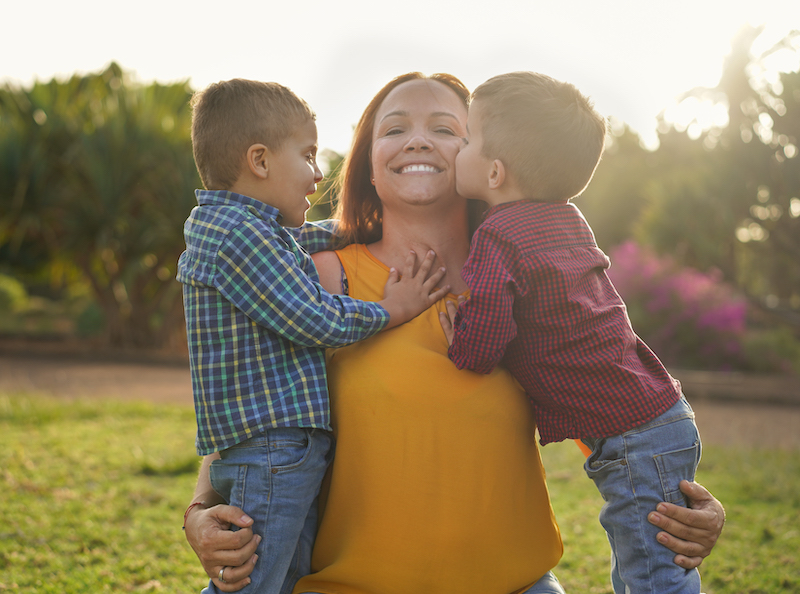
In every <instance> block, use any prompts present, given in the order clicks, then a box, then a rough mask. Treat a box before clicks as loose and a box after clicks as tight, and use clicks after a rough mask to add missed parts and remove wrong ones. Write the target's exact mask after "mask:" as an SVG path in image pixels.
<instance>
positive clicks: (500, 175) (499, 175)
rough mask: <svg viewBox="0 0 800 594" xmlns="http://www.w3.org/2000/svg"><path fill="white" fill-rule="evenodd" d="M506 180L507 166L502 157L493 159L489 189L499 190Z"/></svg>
mask: <svg viewBox="0 0 800 594" xmlns="http://www.w3.org/2000/svg"><path fill="white" fill-rule="evenodd" d="M505 182H506V166H505V165H503V162H502V161H501V160H500V159H495V160H494V161H492V166H491V168H490V169H489V189H490V190H499V189H500V188H501V187H503V184H504V183H505Z"/></svg>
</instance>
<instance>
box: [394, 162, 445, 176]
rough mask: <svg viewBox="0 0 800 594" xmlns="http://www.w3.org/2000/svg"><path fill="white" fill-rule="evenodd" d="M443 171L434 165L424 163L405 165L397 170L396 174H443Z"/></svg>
mask: <svg viewBox="0 0 800 594" xmlns="http://www.w3.org/2000/svg"><path fill="white" fill-rule="evenodd" d="M441 172H442V170H441V169H439V168H438V167H434V166H433V165H428V164H424V163H412V164H410V165H403V166H402V167H400V168H399V169H396V170H395V173H400V174H404V173H441Z"/></svg>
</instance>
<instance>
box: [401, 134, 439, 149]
mask: <svg viewBox="0 0 800 594" xmlns="http://www.w3.org/2000/svg"><path fill="white" fill-rule="evenodd" d="M431 148H433V145H432V144H431V141H430V140H429V139H428V138H427V137H426V136H425V135H424V134H422V133H416V134H413V135H412V136H411V138H409V139H408V142H407V143H406V146H405V150H407V151H425V150H430V149H431Z"/></svg>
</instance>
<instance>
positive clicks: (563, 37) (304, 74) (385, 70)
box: [0, 0, 800, 152]
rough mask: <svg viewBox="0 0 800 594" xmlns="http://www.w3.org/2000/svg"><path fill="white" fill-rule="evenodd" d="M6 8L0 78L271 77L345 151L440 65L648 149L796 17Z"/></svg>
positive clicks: (434, 1) (446, 9) (700, 11)
mask: <svg viewBox="0 0 800 594" xmlns="http://www.w3.org/2000/svg"><path fill="white" fill-rule="evenodd" d="M2 18H3V34H2V35H0V82H12V83H15V84H30V83H31V82H32V81H33V80H35V79H38V80H48V79H50V78H52V77H53V76H57V77H67V76H69V75H71V74H73V73H75V72H80V73H86V72H96V71H98V70H100V69H102V68H103V67H104V66H105V65H107V64H108V63H109V62H111V61H112V60H113V61H116V62H118V63H119V64H120V65H121V66H122V68H123V69H125V70H127V71H132V72H134V73H135V75H136V77H137V79H138V80H140V81H143V82H149V81H153V80H157V81H160V82H170V81H180V80H186V79H188V80H190V82H191V85H192V87H193V88H195V89H199V88H202V87H204V86H205V85H207V84H208V83H210V82H215V81H218V80H224V79H229V78H234V77H244V78H253V79H260V80H274V81H277V82H280V83H282V84H285V85H287V86H289V87H291V88H292V89H293V90H294V91H295V92H297V93H298V94H299V95H300V96H302V97H303V98H304V99H306V100H307V101H308V102H309V103H310V104H311V106H312V107H313V108H314V110H315V111H316V112H317V122H318V129H319V142H320V146H321V147H323V148H324V147H327V148H332V149H334V150H337V151H339V152H346V151H347V150H348V148H349V144H350V139H351V134H352V128H353V126H354V125H355V123H356V121H357V120H358V118H359V116H360V114H361V112H362V111H363V109H364V107H366V105H367V103H368V102H369V100H370V99H371V98H372V96H373V95H374V94H375V93H376V92H377V91H378V89H380V88H381V87H382V86H383V85H384V84H385V83H386V82H388V81H389V80H390V79H391V78H393V77H394V76H396V75H399V74H403V73H405V72H408V71H411V70H420V71H422V72H425V73H433V72H450V73H452V74H455V75H456V76H458V77H459V78H461V79H462V80H463V81H464V82H465V83H466V84H467V86H468V87H469V88H470V89H472V88H474V87H475V86H476V85H478V84H480V83H481V82H483V81H484V80H486V79H487V78H489V77H491V76H493V75H495V74H500V73H502V72H509V71H512V70H535V71H539V72H543V73H545V74H549V75H551V76H553V77H555V78H559V79H562V80H567V81H569V82H572V83H574V84H575V85H576V86H577V87H578V88H579V89H581V90H582V91H583V92H584V93H585V94H587V95H590V96H591V97H592V98H593V99H594V101H595V104H596V105H597V108H598V109H599V111H600V112H601V113H603V114H604V115H607V116H615V117H617V118H619V119H621V120H623V121H625V122H626V123H627V124H628V125H630V126H631V127H632V128H633V129H635V130H636V131H637V132H638V133H639V134H640V136H641V137H642V138H643V140H644V141H645V142H646V143H648V144H652V143H653V142H654V141H655V137H656V135H655V125H656V116H657V115H658V114H659V112H661V111H662V110H663V109H665V108H667V107H669V106H671V105H673V104H674V103H675V98H676V97H677V96H678V95H680V94H681V93H683V92H685V91H688V90H690V89H692V88H694V87H697V86H708V87H713V86H715V85H716V84H717V82H718V81H719V77H720V74H721V71H722V64H723V60H724V57H725V55H726V54H727V53H728V52H729V49H730V41H731V39H732V38H733V36H734V34H735V33H736V31H737V30H738V29H739V28H740V27H741V26H743V25H744V24H746V23H751V24H753V25H760V24H764V25H766V26H767V29H766V31H765V34H764V35H763V36H762V40H761V46H763V47H764V48H766V47H769V46H770V45H771V44H772V43H774V42H775V41H777V40H778V39H780V38H781V37H782V36H783V35H785V34H786V33H788V32H789V30H790V29H792V28H795V29H797V28H800V0H750V1H747V2H743V1H742V0H670V1H669V2H664V1H656V0H652V1H651V0H619V1H617V0H605V1H603V0H548V1H546V2H544V1H539V0H479V1H478V0H394V1H390V2H384V1H382V0H338V1H337V0H325V1H320V0H305V1H297V0H259V1H249V0H227V1H226V2H213V3H212V2H208V1H206V0H196V1H194V2H187V1H185V0H138V1H137V2H126V3H118V2H109V1H108V0H102V1H101V0H71V1H70V2H64V1H63V0H60V1H58V2H56V1H54V0H40V1H38V2H22V1H15V2H7V3H5V5H4V7H3V10H2ZM796 62H797V61H796V60H795V62H794V63H789V64H788V65H784V66H783V67H784V69H788V70H795V69H797V68H798V67H799V66H800V65H798V64H797V63H796Z"/></svg>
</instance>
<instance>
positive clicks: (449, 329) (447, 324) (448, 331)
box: [439, 301, 455, 345]
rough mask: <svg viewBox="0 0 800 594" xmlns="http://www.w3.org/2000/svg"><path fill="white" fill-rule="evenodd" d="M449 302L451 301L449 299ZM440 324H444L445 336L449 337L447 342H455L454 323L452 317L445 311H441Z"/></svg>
mask: <svg viewBox="0 0 800 594" xmlns="http://www.w3.org/2000/svg"><path fill="white" fill-rule="evenodd" d="M448 303H449V301H448ZM439 324H441V326H442V330H443V331H444V337H445V338H446V339H447V344H448V345H451V344H453V337H454V334H455V333H454V332H453V324H452V323H451V321H450V317H449V316H448V315H447V314H446V313H445V312H443V311H441V312H439Z"/></svg>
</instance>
